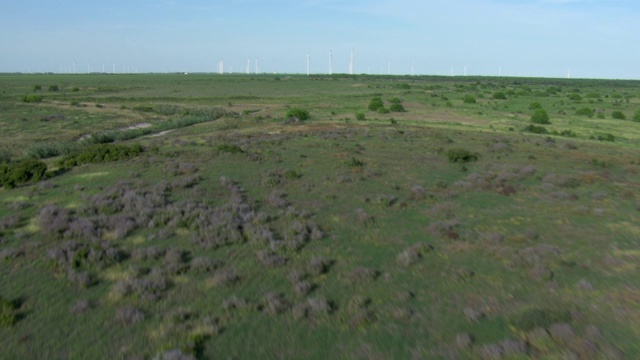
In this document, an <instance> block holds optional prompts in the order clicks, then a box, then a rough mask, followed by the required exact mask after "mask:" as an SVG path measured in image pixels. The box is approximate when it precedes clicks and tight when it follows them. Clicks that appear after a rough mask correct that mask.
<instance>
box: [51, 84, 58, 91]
mask: <svg viewBox="0 0 640 360" xmlns="http://www.w3.org/2000/svg"><path fill="white" fill-rule="evenodd" d="M58 90H60V87H59V86H58V85H49V91H58Z"/></svg>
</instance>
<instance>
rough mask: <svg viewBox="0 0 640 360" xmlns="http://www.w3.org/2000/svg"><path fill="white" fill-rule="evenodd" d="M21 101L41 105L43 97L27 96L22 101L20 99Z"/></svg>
mask: <svg viewBox="0 0 640 360" xmlns="http://www.w3.org/2000/svg"><path fill="white" fill-rule="evenodd" d="M20 101H22V102H26V103H39V102H41V101H42V96H41V95H25V96H23V97H22V99H20Z"/></svg>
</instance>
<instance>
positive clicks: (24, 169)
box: [0, 159, 47, 188]
mask: <svg viewBox="0 0 640 360" xmlns="http://www.w3.org/2000/svg"><path fill="white" fill-rule="evenodd" d="M46 171H47V165H46V164H45V163H43V162H42V161H39V160H35V159H23V160H21V161H19V162H11V163H4V164H1V165H0V185H2V186H5V187H7V188H14V187H16V186H18V185H22V184H26V183H28V182H33V181H38V180H40V179H41V178H42V177H44V175H45V173H46Z"/></svg>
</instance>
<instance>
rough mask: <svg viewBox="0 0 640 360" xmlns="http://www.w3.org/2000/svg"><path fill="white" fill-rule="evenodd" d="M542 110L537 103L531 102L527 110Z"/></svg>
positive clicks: (540, 105)
mask: <svg viewBox="0 0 640 360" xmlns="http://www.w3.org/2000/svg"><path fill="white" fill-rule="evenodd" d="M535 109H542V104H540V103H539V102H532V103H531V104H529V110H535Z"/></svg>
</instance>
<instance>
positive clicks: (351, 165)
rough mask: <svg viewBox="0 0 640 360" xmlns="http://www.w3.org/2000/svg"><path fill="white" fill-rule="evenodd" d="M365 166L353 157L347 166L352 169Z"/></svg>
mask: <svg viewBox="0 0 640 360" xmlns="http://www.w3.org/2000/svg"><path fill="white" fill-rule="evenodd" d="M364 165H365V164H364V162H363V161H362V160H360V159H357V158H354V157H352V158H351V160H349V161H347V166H350V167H363V166H364Z"/></svg>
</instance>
